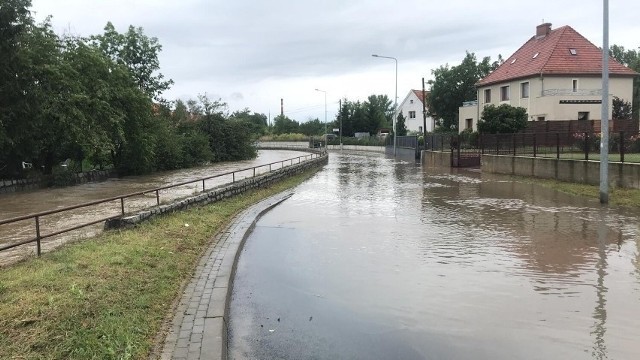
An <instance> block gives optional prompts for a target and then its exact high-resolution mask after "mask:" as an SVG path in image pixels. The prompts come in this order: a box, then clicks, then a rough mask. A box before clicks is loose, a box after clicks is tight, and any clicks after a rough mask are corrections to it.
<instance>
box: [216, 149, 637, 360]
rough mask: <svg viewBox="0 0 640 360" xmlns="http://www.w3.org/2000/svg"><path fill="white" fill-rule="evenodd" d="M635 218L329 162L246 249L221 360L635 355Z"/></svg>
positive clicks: (386, 164) (407, 168)
mask: <svg viewBox="0 0 640 360" xmlns="http://www.w3.org/2000/svg"><path fill="white" fill-rule="evenodd" d="M639 220H640V213H638V212H637V211H631V210H628V209H608V208H601V207H600V206H599V204H598V202H597V200H590V199H584V198H578V197H572V196H569V195H565V194H561V193H558V192H555V191H553V190H549V189H545V188H542V187H539V186H536V185H534V184H522V183H517V182H513V181H510V180H509V179H506V178H504V177H496V176H489V175H486V174H480V173H478V172H469V171H456V170H452V171H449V170H448V169H447V170H445V169H426V168H425V169H423V168H421V167H420V166H419V165H416V164H414V163H407V162H402V161H394V160H393V159H387V158H385V157H384V156H382V155H372V154H369V155H362V154H347V153H345V154H340V153H335V152H334V153H331V155H330V161H329V165H327V166H326V167H325V168H324V170H323V171H321V172H319V173H318V174H316V175H315V176H314V177H313V178H312V179H311V180H309V181H308V182H306V183H305V184H303V185H301V186H300V187H298V188H297V190H296V193H295V195H294V196H293V197H291V198H290V199H288V200H287V201H285V202H284V203H282V204H281V205H279V206H278V207H276V208H275V209H273V210H272V211H271V212H269V213H267V214H266V215H265V216H264V217H263V218H262V219H261V220H260V221H259V222H258V224H257V227H256V229H255V231H254V232H253V234H252V235H251V236H250V237H249V239H248V240H247V242H246V245H245V248H244V250H243V252H242V254H241V257H240V261H239V264H238V271H237V274H236V278H235V284H234V293H233V299H232V302H231V317H230V327H229V329H230V358H232V359H244V358H256V359H638V358H640V320H639V319H640V229H639V224H640V221H639Z"/></svg>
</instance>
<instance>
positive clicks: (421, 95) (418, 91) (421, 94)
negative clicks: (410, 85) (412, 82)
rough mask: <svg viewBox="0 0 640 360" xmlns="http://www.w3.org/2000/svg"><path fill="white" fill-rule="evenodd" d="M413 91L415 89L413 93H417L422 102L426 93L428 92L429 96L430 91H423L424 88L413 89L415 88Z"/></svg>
mask: <svg viewBox="0 0 640 360" xmlns="http://www.w3.org/2000/svg"><path fill="white" fill-rule="evenodd" d="M411 91H413V93H414V94H416V96H417V97H418V99H419V100H420V102H422V101H423V100H424V93H427V96H429V92H428V91H425V92H422V90H413V89H412V90H411Z"/></svg>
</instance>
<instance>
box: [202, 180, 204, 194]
mask: <svg viewBox="0 0 640 360" xmlns="http://www.w3.org/2000/svg"><path fill="white" fill-rule="evenodd" d="M202 192H204V179H202Z"/></svg>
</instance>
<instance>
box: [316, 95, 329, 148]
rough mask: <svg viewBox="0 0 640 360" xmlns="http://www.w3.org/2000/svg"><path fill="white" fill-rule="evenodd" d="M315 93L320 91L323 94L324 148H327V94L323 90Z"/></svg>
mask: <svg viewBox="0 0 640 360" xmlns="http://www.w3.org/2000/svg"><path fill="white" fill-rule="evenodd" d="M316 91H320V92H322V93H324V138H325V147H326V146H327V140H328V139H326V137H327V92H326V91H324V90H320V89H316Z"/></svg>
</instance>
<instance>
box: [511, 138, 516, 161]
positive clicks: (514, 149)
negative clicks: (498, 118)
mask: <svg viewBox="0 0 640 360" xmlns="http://www.w3.org/2000/svg"><path fill="white" fill-rule="evenodd" d="M511 146H513V156H516V134H511Z"/></svg>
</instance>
